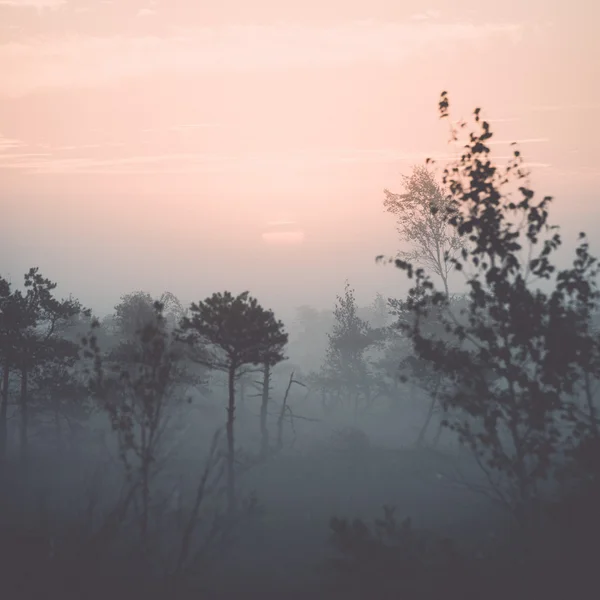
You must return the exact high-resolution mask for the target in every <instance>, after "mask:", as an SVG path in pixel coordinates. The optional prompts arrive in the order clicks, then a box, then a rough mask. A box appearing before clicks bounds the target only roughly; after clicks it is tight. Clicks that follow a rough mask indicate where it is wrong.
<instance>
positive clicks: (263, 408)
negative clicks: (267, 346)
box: [260, 363, 271, 459]
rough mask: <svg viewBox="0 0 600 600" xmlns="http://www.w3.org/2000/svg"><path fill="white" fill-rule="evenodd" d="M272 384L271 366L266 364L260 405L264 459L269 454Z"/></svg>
mask: <svg viewBox="0 0 600 600" xmlns="http://www.w3.org/2000/svg"><path fill="white" fill-rule="evenodd" d="M270 385H271V367H270V366H269V364H268V363H267V364H265V366H264V370H263V389H262V402H261V405H260V441H261V445H260V455H261V457H262V458H263V459H265V458H267V456H268V454H269V429H268V428H267V407H268V405H269V388H270Z"/></svg>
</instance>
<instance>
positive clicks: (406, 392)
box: [0, 94, 600, 600]
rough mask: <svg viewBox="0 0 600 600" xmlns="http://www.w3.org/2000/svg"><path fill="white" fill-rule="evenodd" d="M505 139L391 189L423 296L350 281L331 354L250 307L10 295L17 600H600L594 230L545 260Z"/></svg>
mask: <svg viewBox="0 0 600 600" xmlns="http://www.w3.org/2000/svg"><path fill="white" fill-rule="evenodd" d="M440 112H441V116H442V118H446V117H447V115H448V99H447V96H446V94H443V95H442V97H441V100H440ZM465 127H466V126H465V125H460V126H458V128H457V129H456V130H455V131H453V136H454V137H455V139H461V136H462V134H463V131H464V130H465ZM491 136H492V134H491V132H490V129H489V125H488V124H487V123H486V122H485V121H483V120H482V119H481V117H480V112H479V110H476V111H475V115H474V130H473V131H472V132H470V133H468V134H467V136H466V140H465V144H464V147H463V152H462V156H461V158H460V159H459V160H458V161H457V162H456V163H455V164H453V165H451V166H449V167H447V168H446V169H445V170H444V171H443V173H441V174H440V175H439V176H438V174H437V173H436V166H435V165H433V164H431V163H428V164H427V165H426V166H424V167H419V168H416V169H415V170H414V172H413V173H412V175H411V176H407V177H406V178H405V182H404V183H405V193H402V194H395V193H392V192H389V191H386V199H385V207H386V209H387V210H388V211H389V212H390V213H392V214H394V215H395V216H396V218H397V220H398V231H399V233H400V235H401V237H402V238H403V239H404V240H405V241H407V242H409V243H410V244H411V252H409V253H404V254H402V255H399V256H398V257H394V258H392V259H390V260H389V262H392V263H393V264H394V265H395V266H396V267H397V268H398V269H400V270H402V271H403V272H404V273H405V274H406V275H407V276H408V277H409V278H410V279H411V281H412V288H411V290H410V292H409V294H408V296H407V297H406V298H404V299H389V300H387V301H386V300H385V299H383V298H382V297H381V296H378V297H377V298H376V300H375V302H374V305H373V306H372V307H371V308H370V310H369V311H367V312H365V311H364V310H363V311H361V309H360V308H359V307H358V306H357V304H356V301H355V298H354V291H353V289H352V287H351V286H350V284H349V283H348V284H347V286H346V289H345V290H344V293H343V295H342V296H340V297H338V299H337V303H336V306H335V309H334V311H333V314H332V322H331V326H330V327H328V329H329V333H328V335H327V337H326V344H325V346H324V348H323V352H322V356H321V355H320V353H319V352H318V351H317V350H316V348H317V344H316V343H314V338H311V337H310V336H311V335H312V334H311V332H313V333H314V332H315V331H317V332H318V331H319V330H320V329H321V330H322V329H323V327H322V324H320V323H319V321H318V319H319V315H318V314H317V313H316V311H312V310H311V309H310V308H304V309H303V310H302V311H301V312H302V314H301V315H300V316H301V322H302V330H301V331H300V333H299V336H298V337H297V338H296V340H295V341H293V340H291V339H289V336H288V333H287V332H286V330H285V327H284V324H283V323H282V322H281V321H279V320H277V319H276V317H275V315H274V314H273V312H272V311H270V310H266V309H264V308H263V307H262V306H261V305H260V304H259V303H258V302H257V300H256V299H255V298H253V297H252V296H250V294H248V293H243V294H240V295H237V296H235V295H233V294H231V293H229V292H225V293H216V294H214V295H213V296H211V297H209V298H206V299H205V300H204V301H200V302H197V303H193V304H192V305H191V306H190V307H189V308H188V309H185V308H184V307H182V306H181V304H180V303H179V301H178V300H177V298H175V297H174V296H173V295H172V294H168V293H165V294H164V295H163V296H162V297H161V298H158V299H155V298H152V297H151V296H149V295H148V294H145V293H143V292H135V293H132V294H128V295H126V296H123V297H122V298H121V301H120V303H119V304H118V305H117V306H116V307H115V312H114V314H113V315H110V316H109V317H106V318H105V319H103V320H102V321H99V320H97V319H96V318H95V317H94V316H93V315H92V314H91V312H90V311H89V310H86V309H85V308H84V307H82V306H81V305H80V303H79V302H77V301H76V300H74V299H73V298H69V299H67V300H59V299H58V298H57V297H56V294H55V288H56V285H55V284H54V283H52V282H51V281H50V280H48V279H46V278H44V277H43V276H42V275H41V274H40V273H39V271H38V270H37V269H31V271H30V272H29V273H27V274H26V275H25V282H24V287H23V288H21V289H16V288H15V287H13V285H11V283H10V282H8V281H7V280H5V279H0V361H1V363H0V364H1V369H2V380H1V386H0V387H1V398H0V590H1V592H2V597H6V598H15V599H18V598H39V597H47V596H50V597H56V598H62V599H65V600H67V599H71V598H73V599H75V598H86V599H91V600H92V599H95V598H98V599H100V598H107V597H116V598H144V599H152V598H156V599H159V598H160V599H163V598H182V599H187V598H215V599H218V598H237V597H256V598H271V597H272V598H280V597H285V598H308V597H311V598H378V599H385V598H408V599H413V598H414V599H421V598H423V599H425V598H439V597H450V598H455V597H456V598H465V599H471V598H473V599H480V598H486V599H488V598H489V599H496V598H498V599H503V600H504V599H505V598H511V599H517V598H531V597H533V598H564V597H573V598H578V597H588V596H590V594H591V595H592V597H593V595H594V594H596V593H597V590H596V587H597V583H596V579H597V577H596V565H597V560H598V556H599V555H600V552H599V548H598V540H599V539H600V519H599V517H598V506H599V505H600V479H599V474H600V428H599V421H598V415H597V410H598V408H599V407H598V399H597V391H598V381H599V379H600V351H599V350H600V335H599V331H598V327H597V325H598V322H599V320H598V314H599V313H598V288H597V276H598V265H597V262H596V260H595V258H593V257H592V256H591V255H590V253H589V248H588V244H587V241H586V238H585V236H584V235H583V234H582V235H581V237H580V240H579V245H578V247H577V249H576V252H575V258H574V260H573V262H572V266H571V267H569V268H567V269H564V270H558V269H557V268H556V267H555V264H556V259H555V256H556V252H557V250H558V249H559V248H560V245H561V238H560V235H559V232H558V230H557V229H556V228H555V227H551V226H550V224H549V208H550V206H551V199H550V198H547V197H546V198H542V199H537V197H536V196H535V194H534V193H533V191H532V190H530V189H529V187H528V173H527V172H526V169H525V167H524V164H523V161H522V158H521V156H520V154H519V152H518V151H515V152H514V157H513V159H512V160H511V161H510V163H509V164H508V165H506V166H505V167H500V166H497V165H494V163H492V161H491V157H490V151H489V148H488V147H487V146H486V144H487V142H488V140H489V139H490V137H491ZM456 272H458V273H459V274H462V275H464V286H463V289H464V290H465V291H464V293H463V294H462V295H455V294H452V293H451V291H450V287H451V274H452V273H456ZM431 277H433V278H437V279H438V280H439V282H440V283H441V290H438V288H437V286H436V284H435V283H434V281H433V279H431ZM367 313H368V314H367ZM299 340H304V342H303V343H304V347H303V350H304V356H305V357H307V358H306V360H304V359H303V358H302V356H303V353H302V352H301V351H300V350H299V345H301V342H300V341H299ZM294 344H296V351H295V355H296V356H295V358H293V359H291V360H290V359H287V353H288V352H289V353H290V354H292V349H293V347H294ZM315 357H317V358H315ZM309 359H310V360H309Z"/></svg>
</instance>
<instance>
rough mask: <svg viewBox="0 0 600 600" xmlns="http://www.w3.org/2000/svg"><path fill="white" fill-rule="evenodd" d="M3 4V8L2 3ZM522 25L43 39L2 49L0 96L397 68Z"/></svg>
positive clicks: (370, 24)
mask: <svg viewBox="0 0 600 600" xmlns="http://www.w3.org/2000/svg"><path fill="white" fill-rule="evenodd" d="M0 1H1V0H0ZM521 30H522V26H521V25H518V24H493V23H491V24H482V25H476V24H474V23H466V22H465V23H460V22H448V23H443V22H440V21H435V22H431V21H423V22H410V21H408V22H400V23H391V22H390V23H387V22H378V21H373V20H370V21H355V22H346V23H340V24H338V25H335V26H330V27H309V26H306V25H294V24H282V25H263V26H259V25H253V26H252V25H247V26H223V27H219V28H211V27H200V28H188V29H184V30H178V31H176V32H174V33H172V35H170V36H168V37H157V36H154V37H153V36H143V37H128V36H114V37H90V36H86V37H82V36H71V37H62V36H61V37H58V36H56V37H44V38H31V39H24V40H22V41H18V42H17V41H12V42H7V43H4V44H1V45H0V72H1V73H2V74H3V77H2V79H1V80H0V93H3V94H9V95H12V96H19V95H22V94H26V93H28V92H31V91H33V90H36V89H39V88H56V87H69V88H71V87H74V86H96V85H102V84H106V83H111V82H114V81H116V80H120V79H124V78H130V77H136V76H146V75H150V74H154V73H165V72H167V73H168V72H171V73H199V72H223V71H224V70H241V71H244V70H255V69H282V68H293V67H311V66H312V67H315V66H316V67H332V66H344V65H349V64H360V63H362V64H369V63H372V62H383V63H390V62H391V63H395V62H399V61H403V60H405V59H408V58H410V57H414V56H420V55H422V53H424V52H430V51H436V50H440V49H446V48H448V46H449V45H451V44H460V43H470V42H480V41H481V40H485V39H490V38H495V37H501V38H509V39H512V40H513V41H516V40H518V39H519V37H520V35H521Z"/></svg>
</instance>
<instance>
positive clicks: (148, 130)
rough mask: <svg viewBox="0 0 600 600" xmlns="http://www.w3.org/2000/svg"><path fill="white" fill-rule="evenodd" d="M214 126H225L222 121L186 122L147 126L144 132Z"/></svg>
mask: <svg viewBox="0 0 600 600" xmlns="http://www.w3.org/2000/svg"><path fill="white" fill-rule="evenodd" d="M214 127H224V125H223V124H222V123H184V124H183V125H171V127H166V128H161V127H145V128H144V129H142V132H144V133H150V132H152V133H155V132H159V131H190V130H194V129H212V128H214Z"/></svg>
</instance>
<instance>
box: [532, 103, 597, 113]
mask: <svg viewBox="0 0 600 600" xmlns="http://www.w3.org/2000/svg"><path fill="white" fill-rule="evenodd" d="M599 108H600V104H562V105H559V104H557V105H546V106H530V107H529V110H530V111H533V112H559V111H575V110H598V109H599Z"/></svg>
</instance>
